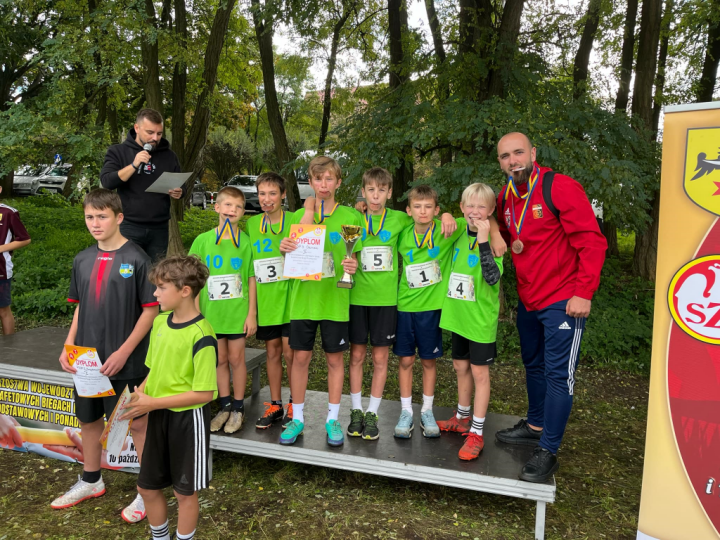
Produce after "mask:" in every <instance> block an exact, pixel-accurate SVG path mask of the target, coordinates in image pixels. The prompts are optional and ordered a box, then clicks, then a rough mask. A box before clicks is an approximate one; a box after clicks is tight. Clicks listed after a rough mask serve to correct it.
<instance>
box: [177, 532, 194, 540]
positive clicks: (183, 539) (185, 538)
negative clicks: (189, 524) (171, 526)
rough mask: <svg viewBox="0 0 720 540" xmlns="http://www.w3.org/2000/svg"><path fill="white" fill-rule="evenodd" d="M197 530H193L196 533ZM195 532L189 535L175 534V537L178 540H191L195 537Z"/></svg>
mask: <svg viewBox="0 0 720 540" xmlns="http://www.w3.org/2000/svg"><path fill="white" fill-rule="evenodd" d="M196 530H197V529H195V531H196ZM195 531H193V532H191V533H189V534H180V533H179V532H176V533H175V536H177V539H178V540H192V539H193V538H194V537H195Z"/></svg>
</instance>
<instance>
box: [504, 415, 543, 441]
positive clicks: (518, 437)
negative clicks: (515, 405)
mask: <svg viewBox="0 0 720 540" xmlns="http://www.w3.org/2000/svg"><path fill="white" fill-rule="evenodd" d="M540 437H542V430H535V429H533V428H531V427H530V425H529V424H528V423H527V420H525V419H524V418H521V419H520V421H519V422H518V423H517V424H515V425H514V426H513V427H511V428H507V429H501V430H500V431H498V432H497V433H495V438H496V439H497V440H498V441H500V442H503V443H506V444H519V445H524V446H537V445H538V443H539V442H540Z"/></svg>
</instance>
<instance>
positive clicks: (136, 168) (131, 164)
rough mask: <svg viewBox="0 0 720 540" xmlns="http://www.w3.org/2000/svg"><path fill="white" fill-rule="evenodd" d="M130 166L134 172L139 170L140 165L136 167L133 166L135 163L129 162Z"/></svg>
mask: <svg viewBox="0 0 720 540" xmlns="http://www.w3.org/2000/svg"><path fill="white" fill-rule="evenodd" d="M130 166H131V167H132V168H133V169H135V170H136V171H137V170H138V169H139V168H140V165H138V166H137V167H136V166H135V162H134V161H132V162H130Z"/></svg>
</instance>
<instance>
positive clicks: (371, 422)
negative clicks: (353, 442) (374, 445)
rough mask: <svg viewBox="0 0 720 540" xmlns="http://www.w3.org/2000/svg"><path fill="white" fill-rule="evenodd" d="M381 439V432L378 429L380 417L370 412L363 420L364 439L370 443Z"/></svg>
mask: <svg viewBox="0 0 720 540" xmlns="http://www.w3.org/2000/svg"><path fill="white" fill-rule="evenodd" d="M378 437H380V430H379V429H378V415H377V414H375V413H372V412H370V411H368V412H366V413H365V418H364V420H363V433H362V438H363V439H367V440H368V441H374V440H376V439H377V438H378Z"/></svg>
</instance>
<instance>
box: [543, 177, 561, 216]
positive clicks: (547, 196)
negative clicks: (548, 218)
mask: <svg viewBox="0 0 720 540" xmlns="http://www.w3.org/2000/svg"><path fill="white" fill-rule="evenodd" d="M554 180H555V171H547V172H546V173H545V174H544V175H543V185H542V192H543V200H544V201H545V206H547V207H548V210H550V212H551V213H552V215H553V216H555V219H557V220H558V221H559V220H560V210H558V209H557V208H556V207H555V205H554V204H553V201H552V186H553V181H554Z"/></svg>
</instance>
